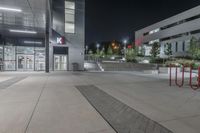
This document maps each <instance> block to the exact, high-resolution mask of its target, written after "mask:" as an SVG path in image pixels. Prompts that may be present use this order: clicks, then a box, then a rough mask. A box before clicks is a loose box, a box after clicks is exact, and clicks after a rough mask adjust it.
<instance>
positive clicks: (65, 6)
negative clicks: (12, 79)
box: [0, 0, 85, 71]
mask: <svg viewBox="0 0 200 133" xmlns="http://www.w3.org/2000/svg"><path fill="white" fill-rule="evenodd" d="M0 5H1V6H0V66H1V67H0V68H1V71H45V69H47V68H49V70H50V71H67V70H69V71H70V70H73V64H74V63H76V64H77V65H78V67H77V70H84V42H85V1H84V0H49V1H48V2H47V0H29V1H26V0H18V1H17V2H16V0H9V1H7V0H1V1H0ZM47 9H48V10H49V16H47V13H46V12H47ZM47 23H48V24H49V27H47ZM46 31H48V32H49V35H48V36H47V35H46V33H47V32H46ZM47 37H48V38H47ZM47 40H48V41H47ZM47 45H48V47H47ZM47 48H48V50H46V49H47ZM47 51H49V52H48V53H47ZM46 66H48V67H46Z"/></svg>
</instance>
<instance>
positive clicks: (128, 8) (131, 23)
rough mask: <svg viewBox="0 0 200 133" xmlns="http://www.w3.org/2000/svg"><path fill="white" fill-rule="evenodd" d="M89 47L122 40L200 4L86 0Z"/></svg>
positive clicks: (188, 0)
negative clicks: (97, 43)
mask: <svg viewBox="0 0 200 133" xmlns="http://www.w3.org/2000/svg"><path fill="white" fill-rule="evenodd" d="M85 1H86V44H89V43H92V42H101V41H109V40H119V41H120V40H122V39H123V38H128V37H129V38H130V37H133V36H134V31H136V30H138V29H141V28H144V27H146V26H149V25H151V24H153V23H156V22H158V21H161V20H163V19H165V18H168V17H171V16H173V15H176V14H178V13H181V12H183V11H185V10H187V9H190V8H193V7H195V6H198V5H200V0H85Z"/></svg>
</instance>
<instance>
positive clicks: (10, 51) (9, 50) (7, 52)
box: [4, 46, 15, 60]
mask: <svg viewBox="0 0 200 133" xmlns="http://www.w3.org/2000/svg"><path fill="white" fill-rule="evenodd" d="M4 60H15V46H5V48H4Z"/></svg>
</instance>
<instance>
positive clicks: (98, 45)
mask: <svg viewBox="0 0 200 133" xmlns="http://www.w3.org/2000/svg"><path fill="white" fill-rule="evenodd" d="M96 47H97V51H99V47H100V44H99V43H97V45H96Z"/></svg>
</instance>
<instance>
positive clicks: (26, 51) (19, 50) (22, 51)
mask: <svg viewBox="0 0 200 133" xmlns="http://www.w3.org/2000/svg"><path fill="white" fill-rule="evenodd" d="M17 53H18V54H29V55H31V54H34V48H33V47H20V46H18V47H17Z"/></svg>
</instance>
